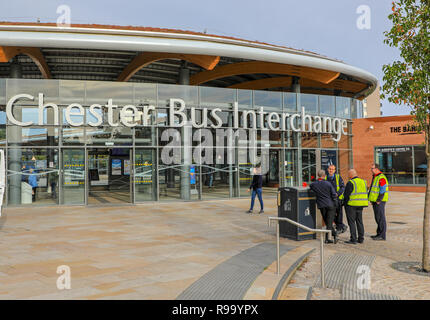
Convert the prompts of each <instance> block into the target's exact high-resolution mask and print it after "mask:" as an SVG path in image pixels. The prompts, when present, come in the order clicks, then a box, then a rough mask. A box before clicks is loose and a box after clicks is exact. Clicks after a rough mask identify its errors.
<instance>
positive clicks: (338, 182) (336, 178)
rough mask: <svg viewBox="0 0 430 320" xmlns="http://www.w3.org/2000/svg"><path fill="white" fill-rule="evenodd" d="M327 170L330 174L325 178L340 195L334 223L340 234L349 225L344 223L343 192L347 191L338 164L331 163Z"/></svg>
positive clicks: (338, 195)
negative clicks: (338, 170)
mask: <svg viewBox="0 0 430 320" xmlns="http://www.w3.org/2000/svg"><path fill="white" fill-rule="evenodd" d="M327 171H328V175H327V176H326V177H325V180H327V181H328V182H330V183H331V184H332V186H333V187H334V189H335V190H336V193H337V197H338V201H337V206H336V216H335V218H334V223H335V224H336V231H337V233H338V234H340V233H344V232H345V231H346V230H347V229H348V227H347V226H346V225H345V224H343V192H344V191H345V184H344V182H343V179H342V177H341V176H340V174H338V173H336V166H335V165H334V164H331V165H330V166H329V167H328V168H327Z"/></svg>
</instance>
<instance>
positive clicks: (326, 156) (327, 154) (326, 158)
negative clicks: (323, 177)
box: [321, 150, 337, 173]
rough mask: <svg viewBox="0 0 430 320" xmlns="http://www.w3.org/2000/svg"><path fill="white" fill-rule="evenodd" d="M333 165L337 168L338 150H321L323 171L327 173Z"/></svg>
mask: <svg viewBox="0 0 430 320" xmlns="http://www.w3.org/2000/svg"><path fill="white" fill-rule="evenodd" d="M332 164H334V165H335V166H336V168H337V161H336V150H321V169H322V170H325V172H327V169H328V167H329V166H331V165H332ZM327 173H328V172H327Z"/></svg>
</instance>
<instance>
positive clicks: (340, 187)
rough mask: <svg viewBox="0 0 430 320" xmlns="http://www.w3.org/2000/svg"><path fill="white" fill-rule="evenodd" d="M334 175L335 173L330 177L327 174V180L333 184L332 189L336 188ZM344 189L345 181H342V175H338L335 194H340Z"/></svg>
mask: <svg viewBox="0 0 430 320" xmlns="http://www.w3.org/2000/svg"><path fill="white" fill-rule="evenodd" d="M335 175H336V173H335V174H334V175H333V176H331V177H330V176H329V175H327V181H328V182H330V183H331V184H332V185H333V187H334V190H336V177H335ZM344 191H345V183H344V182H343V179H342V177H341V176H340V175H339V191H336V192H337V195H338V196H340V195H341V194H342V193H343V192H344Z"/></svg>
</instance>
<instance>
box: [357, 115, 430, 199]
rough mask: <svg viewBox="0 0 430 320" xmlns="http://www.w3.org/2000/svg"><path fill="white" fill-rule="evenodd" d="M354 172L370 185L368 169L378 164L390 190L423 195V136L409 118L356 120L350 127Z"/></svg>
mask: <svg viewBox="0 0 430 320" xmlns="http://www.w3.org/2000/svg"><path fill="white" fill-rule="evenodd" d="M352 134H353V139H352V147H353V153H354V159H353V163H354V168H355V169H356V170H357V172H358V174H359V175H360V176H361V177H362V178H364V179H366V180H367V181H368V183H370V181H371V179H372V176H371V172H370V165H371V163H372V162H376V163H379V165H380V166H381V171H383V172H384V174H385V175H386V176H387V178H388V180H389V183H390V189H391V190H395V191H415V192H424V191H425V183H426V170H427V162H426V157H425V151H424V134H422V133H417V130H416V127H415V126H414V121H413V117H412V116H410V115H405V116H404V115H402V116H391V117H375V118H363V119H355V120H354V122H353V125H352Z"/></svg>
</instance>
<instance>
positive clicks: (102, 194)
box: [87, 148, 132, 205]
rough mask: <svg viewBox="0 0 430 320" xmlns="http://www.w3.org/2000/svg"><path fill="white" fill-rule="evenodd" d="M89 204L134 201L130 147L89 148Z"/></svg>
mask: <svg viewBox="0 0 430 320" xmlns="http://www.w3.org/2000/svg"><path fill="white" fill-rule="evenodd" d="M87 152H88V155H87V159H88V164H87V168H88V204H99V205H100V204H112V203H130V202H132V187H131V174H132V168H131V167H132V161H131V160H132V159H131V157H132V155H131V154H132V152H131V149H130V148H91V149H88V151H87Z"/></svg>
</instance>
